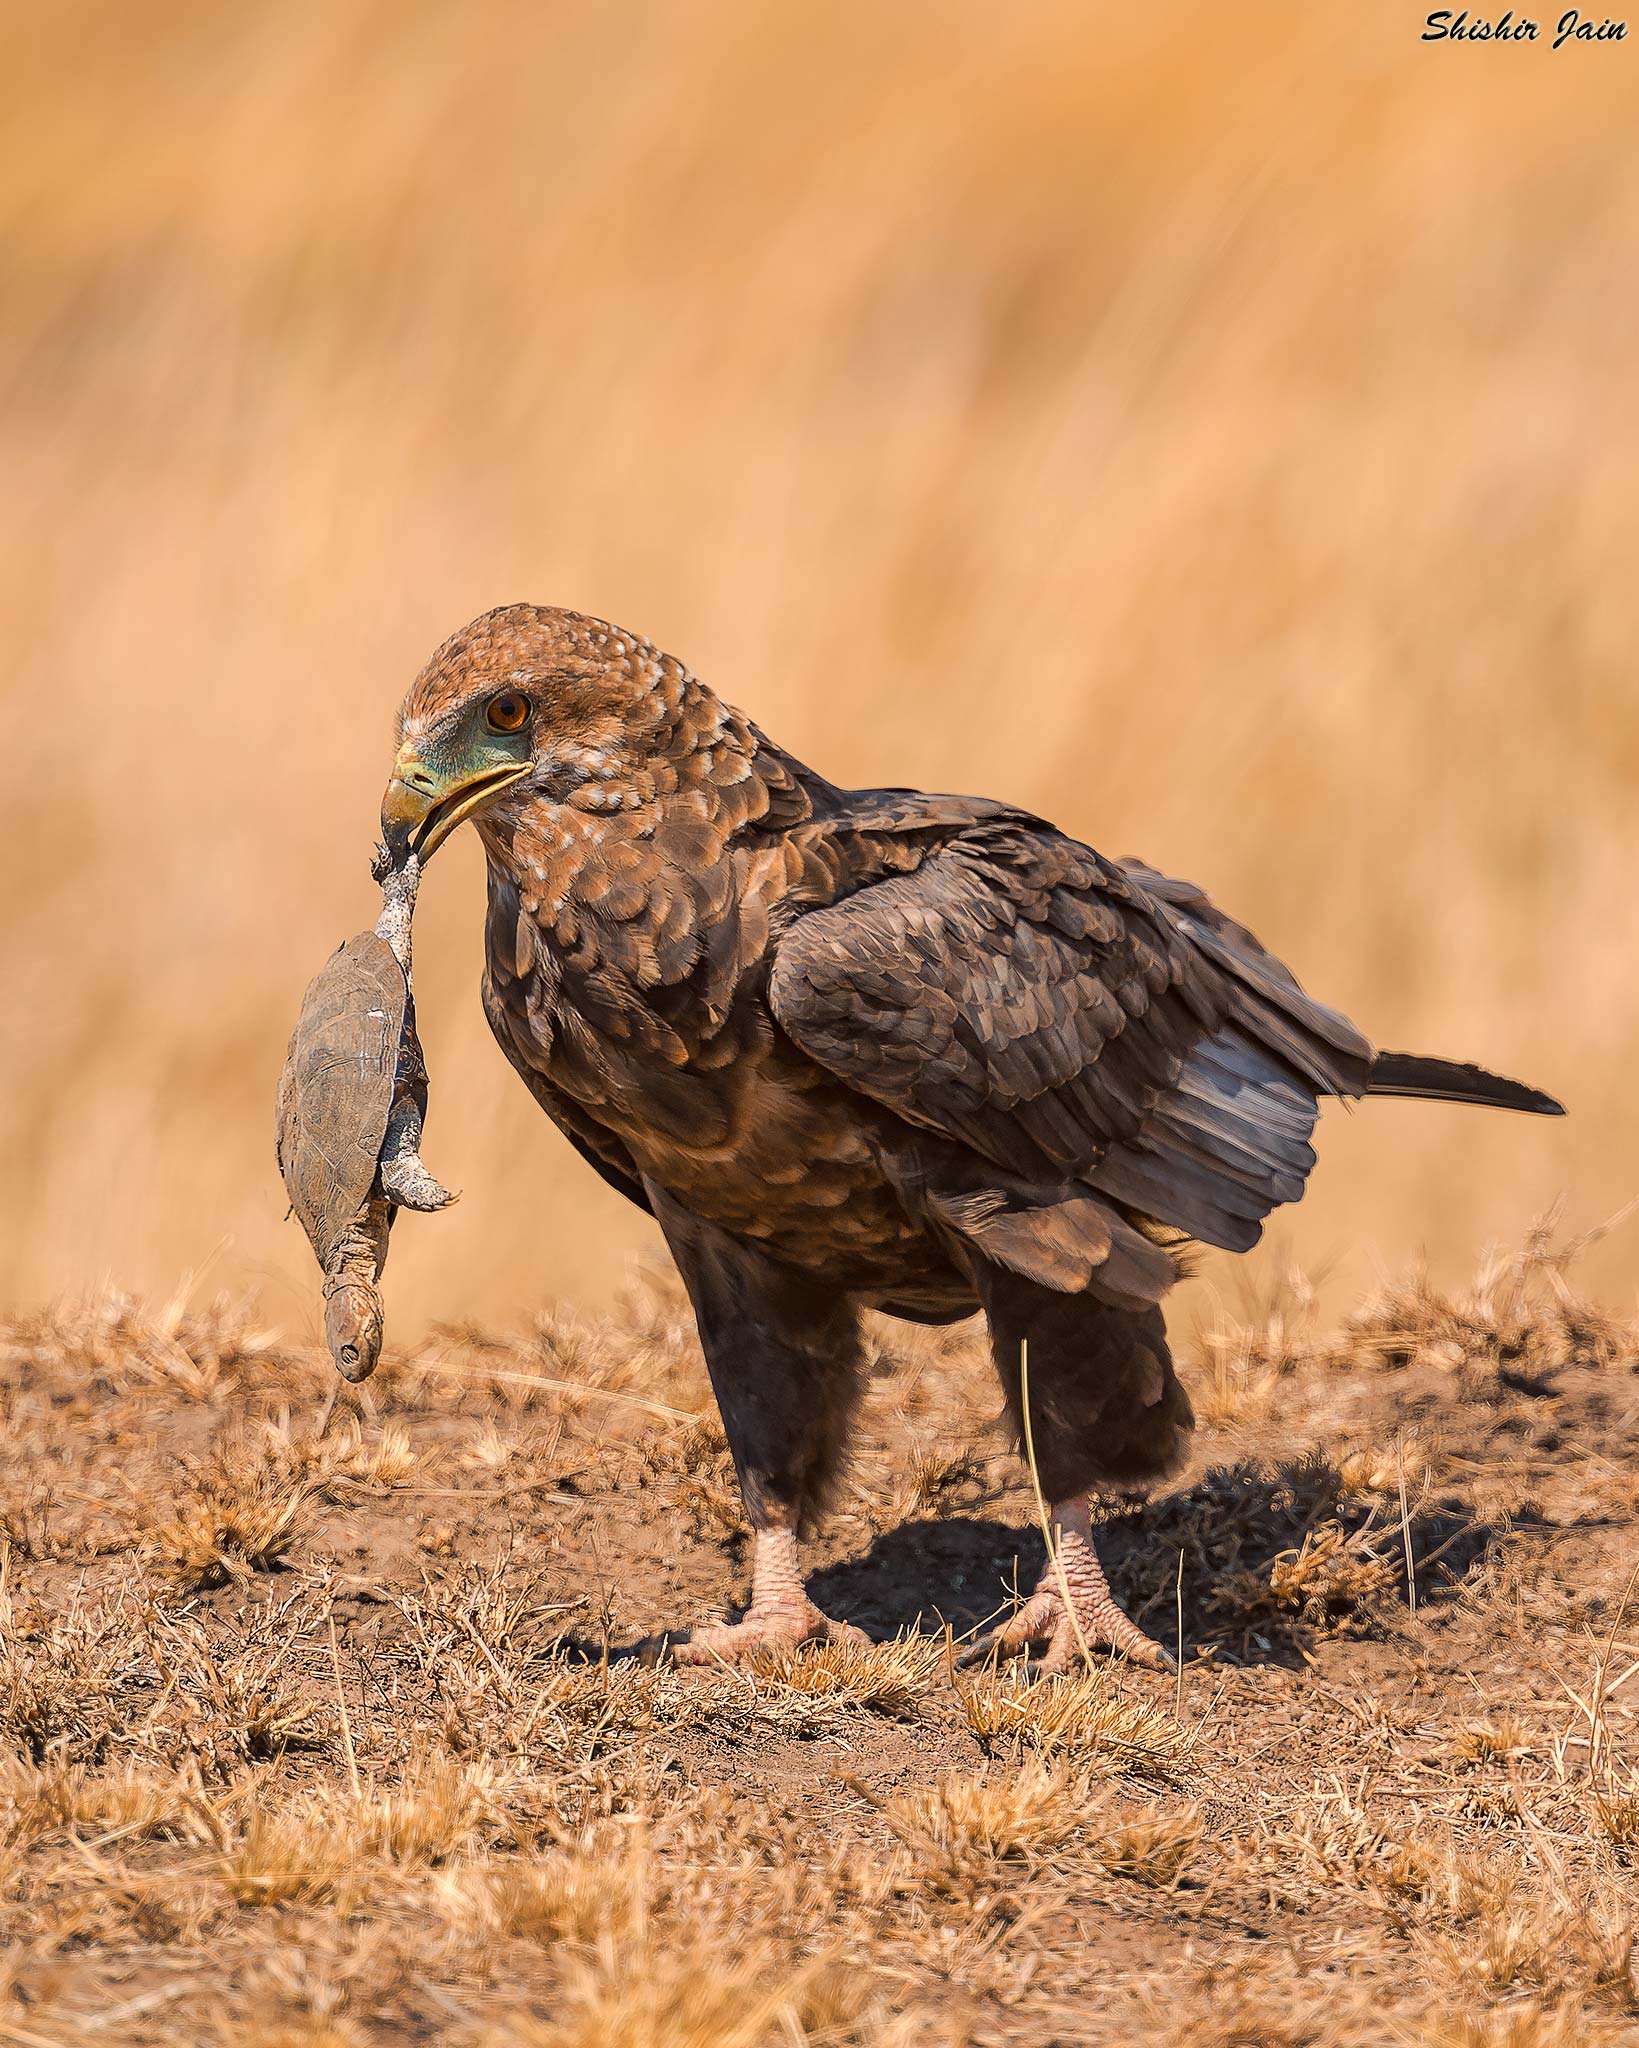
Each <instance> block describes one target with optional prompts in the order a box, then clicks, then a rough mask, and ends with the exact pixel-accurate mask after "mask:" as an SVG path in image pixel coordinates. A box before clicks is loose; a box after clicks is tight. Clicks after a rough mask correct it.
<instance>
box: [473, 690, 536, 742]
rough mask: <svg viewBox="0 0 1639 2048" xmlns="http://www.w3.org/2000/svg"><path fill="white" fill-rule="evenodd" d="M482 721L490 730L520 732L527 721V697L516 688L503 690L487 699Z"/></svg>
mask: <svg viewBox="0 0 1639 2048" xmlns="http://www.w3.org/2000/svg"><path fill="white" fill-rule="evenodd" d="M484 723H485V724H486V725H487V726H488V727H489V729H490V731H491V732H522V731H523V729H524V727H525V726H526V725H527V724H528V723H529V699H528V698H527V697H522V696H520V695H519V694H518V692H517V691H516V690H503V691H502V693H501V695H500V696H499V697H491V699H490V700H489V706H488V709H487V710H486V711H485V713H484Z"/></svg>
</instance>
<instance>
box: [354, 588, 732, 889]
mask: <svg viewBox="0 0 1639 2048" xmlns="http://www.w3.org/2000/svg"><path fill="white" fill-rule="evenodd" d="M700 694H701V692H700V686H699V685H698V684H695V683H694V682H693V679H692V678H691V677H690V676H689V675H688V673H687V671H686V670H685V669H684V668H683V667H682V665H681V664H680V663H678V662H675V661H673V660H672V658H671V657H670V656H669V655H665V654H661V653H660V652H659V651H658V650H657V649H656V648H654V647H652V646H651V645H650V644H649V642H648V641H647V640H644V639H641V638H639V637H638V636H637V635H636V634H632V633H626V632H622V631H621V629H620V628H619V627H618V626H611V625H608V624H606V623H605V622H604V621H603V620H602V619H591V618H585V617H583V616H582V615H581V614H580V613H579V612H570V611H561V610H558V609H556V608H555V607H553V606H550V605H533V604H514V605H504V606H502V607H501V608H500V609H498V610H496V611H491V612H485V613H484V615H483V616H482V617H481V618H478V619H474V620H473V622H472V624H471V625H470V626H463V627H462V629H461V631H460V632H459V633H456V634H455V635H454V636H453V637H452V638H450V639H449V640H446V641H445V643H444V645H443V646H442V647H441V648H439V650H438V652H437V653H436V654H435V655H434V656H433V658H432V660H431V661H429V662H428V664H427V666H426V667H425V668H424V669H423V670H422V671H421V673H420V675H418V676H417V677H416V679H415V681H414V682H413V683H412V684H411V686H410V691H409V695H408V696H407V697H406V698H405V699H404V705H403V709H402V710H401V711H400V713H399V722H398V739H399V748H398V758H397V760H396V761H395V762H394V763H393V773H392V778H391V780H390V781H389V782H388V784H387V793H386V795H385V797H384V798H383V799H382V806H381V832H382V838H383V840H384V842H385V844H386V847H387V851H388V854H389V856H390V857H391V858H392V859H393V860H394V861H395V862H396V861H400V860H402V859H403V858H404V856H405V854H406V853H410V852H414V853H416V854H418V855H419V856H420V858H421V860H422V861H423V862H425V861H426V860H428V859H429V858H430V857H431V855H432V854H433V853H434V852H435V851H436V849H437V848H438V847H440V846H442V845H443V843H444V841H445V840H446V839H448V837H449V836H450V834H451V833H452V832H453V831H454V830H455V828H456V826H457V825H459V824H461V823H462V822H463V821H464V820H465V819H467V818H470V817H473V816H474V815H476V814H477V813H480V812H484V811H487V810H489V809H491V807H492V806H495V805H497V804H501V803H503V802H504V801H506V800H507V799H508V798H511V799H513V800H514V801H516V799H517V798H519V797H524V798H537V797H545V798H547V799H549V800H551V801H555V802H559V803H569V804H573V805H575V806H576V807H577V808H579V809H581V810H585V811H590V812H598V811H618V810H621V809H623V808H629V807H631V806H632V804H634V803H635V802H639V801H642V800H643V799H644V796H645V793H651V794H652V790H653V785H654V780H655V774H654V762H655V757H656V755H657V754H663V753H664V752H665V751H666V743H667V741H668V739H669V737H670V736H672V735H673V734H674V733H675V732H676V730H677V728H678V726H679V723H680V721H683V720H685V718H686V715H687V711H688V708H689V704H690V701H691V699H694V698H698V697H699V695H700Z"/></svg>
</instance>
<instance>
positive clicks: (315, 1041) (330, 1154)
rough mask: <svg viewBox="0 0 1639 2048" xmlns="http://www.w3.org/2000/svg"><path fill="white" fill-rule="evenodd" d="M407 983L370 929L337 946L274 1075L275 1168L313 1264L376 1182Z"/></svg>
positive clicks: (312, 985) (327, 1253)
mask: <svg viewBox="0 0 1639 2048" xmlns="http://www.w3.org/2000/svg"><path fill="white" fill-rule="evenodd" d="M408 993H409V988H408V984H407V983H406V981H405V979H404V970H403V968H402V967H400V966H399V964H398V961H397V959H396V957H395V956H394V953H393V949H392V947H391V946H389V945H388V943H387V941H386V940H385V939H383V938H378V937H377V935H376V934H375V933H374V932H360V933H358V935H357V936H356V937H354V938H351V939H349V940H348V941H347V943H346V945H344V946H341V947H338V948H337V950H336V951H335V952H334V953H332V954H331V956H330V958H329V959H328V960H327V961H326V962H325V964H324V965H323V967H321V968H320V969H319V971H318V973H317V974H316V975H315V976H314V977H313V979H312V981H311V982H309V983H308V988H307V994H306V995H305V996H304V997H303V998H302V1013H301V1015H300V1016H299V1017H298V1018H297V1020H296V1029H295V1030H294V1031H293V1032H292V1033H291V1035H290V1050H289V1051H288V1052H287V1053H286V1055H285V1064H284V1072H283V1073H282V1074H281V1075H280V1076H279V1101H278V1143H277V1150H278V1155H279V1171H280V1172H281V1173H282V1174H283V1175H284V1182H285V1187H286V1188H287V1189H288V1191H289V1194H290V1205H291V1207H292V1208H293V1209H294V1210H295V1211H296V1214H297V1216H298V1217H299V1218H300V1219H301V1225H302V1228H303V1229H304V1230H305V1231H306V1232H307V1235H308V1238H309V1240H310V1241H311V1243H312V1246H313V1250H314V1253H315V1254H316V1256H317V1258H318V1261H319V1264H320V1265H321V1266H322V1267H325V1268H328V1267H329V1264H330V1258H331V1254H332V1253H333V1252H334V1251H335V1249H336V1247H337V1245H338V1244H339V1243H340V1242H341V1238H342V1233H343V1232H344V1231H345V1230H346V1229H347V1227H348V1225H349V1224H351V1223H352V1222H354V1221H355V1219H356V1218H357V1216H358V1212H359V1210H360V1209H361V1208H362V1207H363V1205H364V1203H365V1202H366V1201H367V1200H368V1199H369V1195H370V1190H371V1188H372V1186H373V1185H374V1183H375V1178H376V1164H377V1161H378V1159H379V1158H380V1154H381V1143H382V1139H383V1138H384V1137H385V1136H386V1134H387V1117H388V1113H389V1111H390V1110H391V1108H392V1103H393V1086H394V1079H395V1076H396V1073H397V1068H398V1051H399V1039H400V1037H401V1035H402V1033H403V1029H404V1010H405V1004H406V1000H407V998H408Z"/></svg>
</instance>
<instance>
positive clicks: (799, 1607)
mask: <svg viewBox="0 0 1639 2048" xmlns="http://www.w3.org/2000/svg"><path fill="white" fill-rule="evenodd" d="M869 1640H870V1638H869V1637H868V1636H867V1635H866V1634H865V1632H864V1630H863V1629H857V1628H854V1627H853V1626H852V1625H851V1624H850V1623H848V1622H846V1621H833V1620H832V1619H831V1617H830V1615H828V1614H825V1613H822V1612H821V1610H820V1609H819V1608H818V1607H816V1606H815V1605H814V1603H813V1601H812V1600H810V1599H809V1597H808V1595H807V1594H806V1593H805V1592H804V1591H803V1584H802V1571H801V1568H800V1566H799V1565H798V1562H797V1533H796V1517H795V1515H794V1514H790V1515H787V1516H784V1517H782V1518H780V1519H779V1520H777V1521H772V1522H771V1523H770V1524H767V1525H765V1526H764V1527H762V1528H760V1529H758V1530H757V1531H756V1533H755V1535H754V1536H753V1538H752V1551H751V1605H750V1607H749V1608H747V1610H746V1613H745V1616H744V1618H743V1619H742V1620H740V1621H725V1622H720V1623H718V1624H717V1625H716V1626H715V1627H712V1628H697V1629H695V1630H694V1631H693V1632H692V1633H691V1634H689V1635H688V1636H686V1637H685V1638H683V1639H682V1640H680V1641H677V1642H674V1643H673V1644H672V1646H671V1652H672V1656H673V1657H674V1658H675V1659H676V1660H677V1662H678V1663H679V1664H738V1663H741V1662H743V1661H744V1660H745V1659H746V1658H747V1657H753V1656H755V1655H756V1654H757V1652H758V1651H759V1650H794V1649H796V1647H797V1646H798V1644H800V1643H865V1642H869Z"/></svg>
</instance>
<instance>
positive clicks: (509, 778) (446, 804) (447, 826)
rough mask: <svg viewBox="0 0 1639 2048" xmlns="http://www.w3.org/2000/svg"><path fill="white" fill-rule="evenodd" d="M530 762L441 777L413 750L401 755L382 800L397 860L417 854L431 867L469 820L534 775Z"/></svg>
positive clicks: (386, 833) (384, 830)
mask: <svg viewBox="0 0 1639 2048" xmlns="http://www.w3.org/2000/svg"><path fill="white" fill-rule="evenodd" d="M532 765H533V764H532V763H531V762H528V761H517V762H515V761H508V762H504V763H502V764H501V765H500V766H498V767H490V768H479V769H476V770H474V771H473V772H472V773H470V774H461V773H457V774H447V773H446V774H440V773H439V772H438V771H437V770H436V769H434V768H431V767H429V766H428V764H427V763H426V762H425V761H423V760H422V758H421V756H420V755H419V754H418V753H417V752H416V750H415V748H414V747H413V746H405V747H403V748H401V749H400V751H399V756H398V759H397V760H396V761H395V762H394V763H393V779H392V780H391V782H389V783H388V785H387V793H386V795H385V796H384V797H383V798H382V800H381V836H382V838H383V840H385V842H386V845H387V851H388V852H389V853H390V854H391V855H392V856H393V858H394V860H402V858H403V857H404V855H405V854H406V853H413V854H415V855H417V856H418V857H419V859H420V860H421V861H422V862H423V863H425V862H426V861H428V860H430V859H431V858H432V855H433V854H434V852H435V851H436V850H437V849H438V848H439V847H440V846H442V845H443V843H444V841H445V840H446V839H448V838H449V836H450V834H451V833H452V832H453V831H454V830H455V828H456V826H457V825H459V824H460V823H461V822H462V820H463V819H466V818H470V817H471V816H472V814H473V812H474V811H477V810H482V809H483V807H484V805H485V804H487V803H489V802H491V801H492V800H493V799H494V798H495V797H497V796H499V795H500V793H501V791H502V790H503V789H506V788H507V787H508V786H509V785H510V784H512V783H514V782H516V781H518V780H519V778H520V777H522V776H525V775H527V774H528V773H529V771H530V768H531V766H532Z"/></svg>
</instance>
